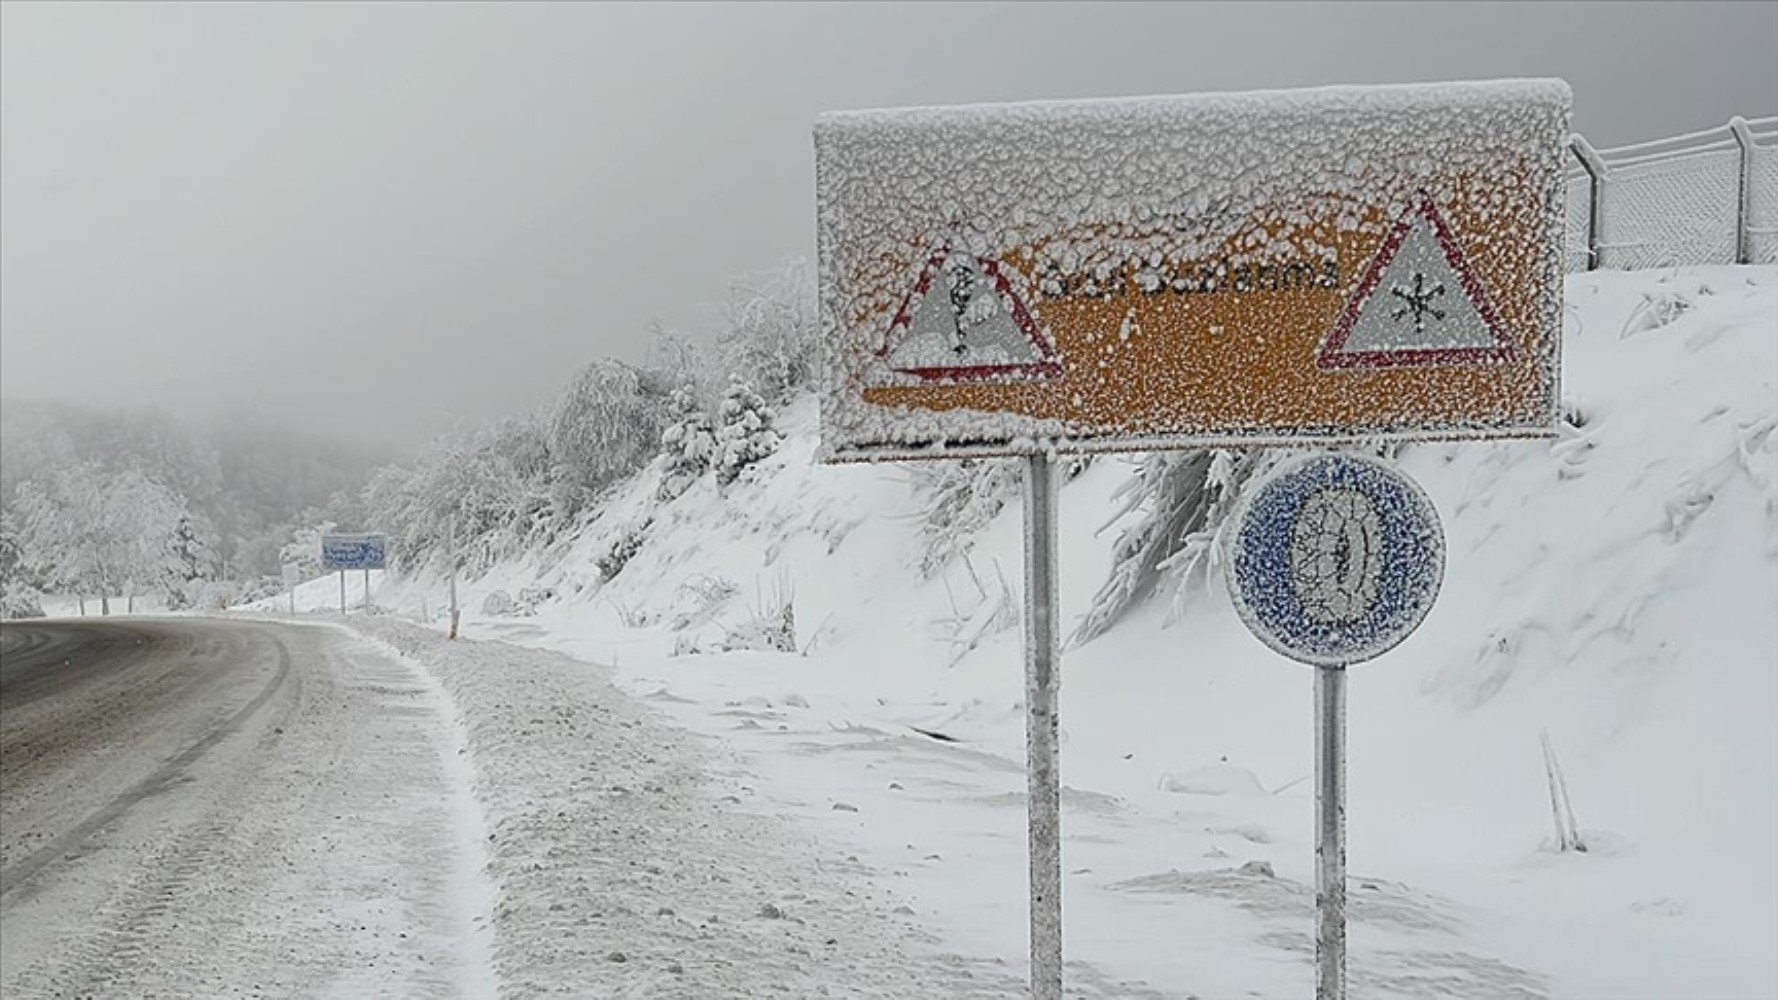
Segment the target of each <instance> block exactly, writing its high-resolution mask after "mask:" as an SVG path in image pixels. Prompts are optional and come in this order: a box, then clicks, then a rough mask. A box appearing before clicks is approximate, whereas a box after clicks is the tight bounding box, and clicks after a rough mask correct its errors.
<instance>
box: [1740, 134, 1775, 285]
mask: <svg viewBox="0 0 1778 1000" xmlns="http://www.w3.org/2000/svg"><path fill="white" fill-rule="evenodd" d="M1750 180H1751V181H1752V188H1753V191H1752V194H1753V197H1752V198H1751V199H1749V204H1748V206H1747V242H1748V251H1749V252H1748V255H1747V256H1748V259H1749V260H1750V261H1752V262H1753V263H1755V264H1778V146H1754V147H1753V171H1752V177H1751V178H1750Z"/></svg>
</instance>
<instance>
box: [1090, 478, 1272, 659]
mask: <svg viewBox="0 0 1778 1000" xmlns="http://www.w3.org/2000/svg"><path fill="white" fill-rule="evenodd" d="M1276 454H1277V453H1274V452H1268V451H1264V450H1257V449H1255V450H1245V451H1222V450H1217V451H1181V452H1159V453H1155V454H1149V455H1144V456H1143V457H1142V458H1141V459H1140V460H1139V461H1138V464H1137V467H1136V472H1135V474H1134V475H1132V476H1131V477H1130V478H1129V479H1128V480H1126V481H1125V482H1124V484H1123V485H1122V486H1120V487H1118V489H1117V492H1115V493H1114V494H1113V495H1112V498H1113V499H1114V500H1119V501H1121V502H1122V507H1121V508H1120V509H1119V511H1118V512H1117V514H1116V515H1114V516H1113V517H1112V519H1111V521H1109V522H1107V523H1108V526H1109V524H1115V523H1117V521H1119V520H1121V519H1123V518H1126V517H1130V516H1132V515H1133V516H1134V517H1135V520H1134V522H1133V523H1131V524H1129V525H1128V526H1126V527H1125V528H1124V529H1123V530H1122V531H1121V532H1120V534H1119V535H1118V539H1117V542H1116V543H1115V544H1114V545H1113V546H1112V550H1111V560H1112V567H1111V573H1110V575H1109V576H1108V578H1107V579H1106V581H1105V583H1104V584H1103V585H1101V586H1100V588H1099V591H1098V593H1096V594H1094V595H1093V601H1092V605H1091V607H1090V608H1088V610H1087V613H1086V615H1085V616H1084V617H1083V618H1082V619H1081V622H1080V624H1079V626H1077V627H1076V629H1075V633H1074V639H1073V641H1074V642H1076V643H1081V642H1088V641H1090V640H1092V639H1095V638H1097V637H1098V636H1100V635H1103V634H1104V633H1105V632H1106V631H1107V630H1109V629H1110V628H1111V626H1113V625H1115V624H1116V623H1117V621H1118V620H1119V619H1120V618H1122V617H1123V616H1124V614H1126V613H1127V612H1128V611H1129V610H1130V609H1131V608H1133V607H1135V606H1136V605H1137V604H1139V603H1141V601H1142V600H1143V598H1145V597H1147V596H1148V595H1149V594H1151V593H1153V592H1154V591H1155V589H1156V587H1157V585H1159V584H1160V583H1161V582H1162V581H1169V582H1171V583H1172V585H1173V588H1174V592H1173V613H1174V614H1177V613H1178V611H1179V610H1180V608H1181V606H1182V602H1183V601H1184V600H1185V598H1186V596H1187V595H1188V593H1189V584H1190V582H1191V581H1193V580H1195V579H1198V578H1200V576H1201V573H1202V571H1204V570H1207V569H1208V568H1209V567H1210V566H1211V565H1212V564H1213V562H1214V560H1215V554H1216V538H1217V535H1218V532H1220V531H1221V529H1222V527H1223V524H1224V522H1225V521H1226V520H1227V517H1228V515H1229V512H1230V511H1231V510H1232V509H1233V507H1234V505H1235V502H1236V500H1238V499H1239V497H1240V494H1241V490H1242V489H1243V488H1244V487H1245V486H1246V485H1247V484H1248V483H1249V482H1251V481H1252V480H1253V479H1254V477H1255V476H1256V475H1257V474H1258V473H1259V472H1260V471H1262V470H1263V469H1265V468H1269V467H1270V464H1271V463H1272V462H1273V461H1275V460H1276Z"/></svg>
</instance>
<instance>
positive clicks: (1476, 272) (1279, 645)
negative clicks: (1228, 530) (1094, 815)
mask: <svg viewBox="0 0 1778 1000" xmlns="http://www.w3.org/2000/svg"><path fill="white" fill-rule="evenodd" d="M1570 102H1571V94H1570V92H1569V89H1568V85H1567V84H1566V83H1564V82H1562V81H1560V80H1506V81H1490V82H1478V83H1445V84H1427V85H1414V86H1390V87H1329V88H1320V89H1316V90H1304V91H1276V92H1268V93H1249V94H1211V95H1199V96H1190V97H1149V98H1131V99H1121V100H1089V101H1067V102H1053V103H1030V104H1005V105H971V106H966V107H948V108H913V109H903V110H878V111H844V112H835V113H832V114H828V115H823V116H822V117H821V118H820V119H819V120H818V121H817V123H816V125H815V128H814V146H815V188H816V191H815V194H816V213H815V214H816V237H817V245H818V253H817V257H818V261H819V272H820V273H819V306H820V309H819V311H820V331H821V340H822V345H823V349H824V353H825V358H824V360H825V362H826V363H825V365H824V377H823V383H822V385H823V393H822V400H821V437H822V441H821V452H820V457H821V459H822V460H823V461H826V462H836V463H837V462H872V461H935V460H957V459H963V458H978V457H989V458H992V457H1010V458H1018V459H1019V460H1021V461H1022V462H1023V463H1024V465H1025V485H1026V490H1025V522H1024V541H1025V565H1026V577H1025V723H1026V736H1027V758H1026V775H1027V784H1028V798H1027V817H1026V819H1027V825H1028V830H1027V832H1028V845H1029V859H1028V860H1029V871H1030V882H1029V900H1028V902H1029V914H1030V938H1029V942H1030V976H1031V996H1032V998H1033V1000H1061V997H1062V995H1063V986H1064V983H1063V978H1064V966H1063V960H1062V913H1063V910H1062V888H1063V886H1062V871H1063V868H1062V863H1061V852H1062V846H1063V843H1062V835H1061V808H1060V802H1061V795H1060V793H1061V770H1060V752H1059V747H1058V736H1059V727H1060V706H1059V694H1060V674H1061V656H1060V652H1059V650H1060V641H1059V631H1060V610H1059V606H1058V602H1057V596H1056V578H1057V563H1056V520H1057V507H1058V497H1057V493H1058V487H1057V464H1058V463H1057V458H1058V456H1065V455H1081V454H1086V453H1092V452H1140V451H1157V450H1164V449H1211V448H1216V449H1239V448H1248V449H1258V448H1278V449H1305V448H1327V447H1331V446H1342V447H1347V448H1353V447H1358V448H1374V446H1375V445H1376V444H1377V443H1379V442H1386V441H1412V440H1427V439H1438V440H1484V439H1492V438H1547V437H1553V436H1554V434H1555V428H1556V423H1557V419H1558V406H1557V402H1558V399H1559V395H1558V383H1559V376H1560V355H1561V350H1560V347H1561V345H1560V335H1561V309H1562V298H1561V296H1562V283H1561V282H1562V258H1561V254H1562V243H1563V237H1564V229H1565V220H1564V216H1565V212H1566V203H1565V199H1564V186H1563V178H1564V154H1565V152H1566V149H1567V143H1568V138H1569V129H1568V119H1569V105H1570ZM1242 503H1243V504H1244V505H1245V506H1243V507H1241V508H1240V513H1239V515H1238V516H1237V517H1236V519H1235V520H1234V521H1233V522H1231V523H1234V524H1237V525H1239V526H1240V527H1239V530H1238V532H1237V535H1238V537H1239V539H1240V541H1239V544H1238V545H1236V543H1230V544H1231V545H1233V546H1234V547H1233V548H1231V550H1230V553H1229V558H1228V559H1227V560H1225V571H1226V573H1227V574H1228V575H1227V581H1228V584H1229V589H1230V592H1231V594H1232V595H1233V596H1234V599H1235V601H1236V606H1237V608H1238V609H1240V610H1241V613H1242V617H1243V620H1244V621H1246V622H1247V624H1248V626H1249V627H1250V628H1251V629H1253V631H1254V632H1255V634H1256V635H1258V636H1259V637H1260V638H1261V639H1262V641H1265V642H1266V643H1267V645H1269V646H1271V648H1273V649H1274V650H1277V651H1279V652H1281V653H1283V654H1284V655H1287V656H1292V657H1295V658H1297V659H1303V660H1305V661H1306V662H1310V663H1311V664H1313V665H1314V666H1315V667H1316V674H1315V682H1314V696H1315V704H1316V712H1315V725H1314V745H1315V759H1316V771H1315V773H1316V813H1317V818H1318V823H1317V830H1318V833H1317V860H1316V866H1315V871H1316V884H1317V903H1318V905H1317V937H1316V940H1317V949H1316V973H1315V982H1316V992H1315V995H1316V997H1317V1000H1345V997H1346V988H1345V982H1346V975H1345V967H1346V965H1345V934H1346V923H1345V738H1346V728H1345V720H1346V712H1345V672H1344V671H1345V668H1346V666H1348V665H1349V664H1352V663H1356V662H1360V661H1362V660H1365V659H1368V658H1370V657H1372V656H1376V655H1378V654H1380V653H1382V652H1383V651H1385V650H1387V649H1389V648H1390V647H1392V646H1394V645H1395V644H1396V643H1398V642H1400V641H1401V640H1402V639H1403V638H1405V637H1406V636H1407V635H1408V634H1409V633H1410V632H1412V631H1413V629H1414V627H1415V626H1417V625H1418V623H1419V621H1420V620H1421V617H1422V616H1423V615H1424V614H1425V612H1426V609H1427V608H1428V607H1430V605H1431V602H1432V599H1433V597H1434V596H1436V593H1437V590H1438V585H1439V581H1440V579H1441V578H1442V573H1443V548H1442V535H1441V534H1440V529H1439V526H1438V521H1437V515H1436V512H1434V511H1433V509H1432V505H1431V503H1430V502H1429V501H1427V500H1426V498H1425V495H1424V494H1423V493H1421V492H1420V490H1419V488H1418V487H1417V486H1415V485H1414V484H1413V482H1412V481H1411V480H1409V479H1407V478H1406V477H1405V476H1403V475H1402V474H1401V473H1399V472H1398V471H1396V470H1395V469H1394V468H1393V467H1392V466H1389V465H1387V464H1385V463H1382V462H1380V461H1376V460H1374V459H1370V458H1366V457H1364V456H1362V455H1359V454H1332V453H1325V452H1324V453H1320V454H1312V455H1309V456H1306V457H1303V458H1300V459H1294V460H1289V461H1284V462H1281V463H1278V464H1277V465H1276V467H1275V469H1274V472H1273V474H1272V475H1271V476H1270V478H1267V479H1265V480H1264V481H1263V482H1261V483H1260V484H1258V485H1256V486H1253V487H1250V488H1249V489H1248V491H1247V495H1246V496H1245V497H1243V499H1242Z"/></svg>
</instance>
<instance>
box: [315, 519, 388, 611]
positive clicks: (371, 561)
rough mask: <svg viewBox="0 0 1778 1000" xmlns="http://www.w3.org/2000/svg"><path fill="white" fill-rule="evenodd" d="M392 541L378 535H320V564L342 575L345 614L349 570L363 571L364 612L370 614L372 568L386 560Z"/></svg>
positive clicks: (341, 588)
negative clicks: (347, 572)
mask: <svg viewBox="0 0 1778 1000" xmlns="http://www.w3.org/2000/svg"><path fill="white" fill-rule="evenodd" d="M388 552H389V541H388V539H387V538H385V537H384V536H383V535H379V534H355V535H348V534H333V535H322V536H321V566H322V568H323V569H332V570H338V571H339V574H340V614H342V615H343V614H345V613H346V571H347V570H349V569H360V570H363V571H364V611H365V614H369V613H370V571H371V570H373V569H382V568H383V564H384V563H385V561H386V560H387V557H388Z"/></svg>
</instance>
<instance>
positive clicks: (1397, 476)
mask: <svg viewBox="0 0 1778 1000" xmlns="http://www.w3.org/2000/svg"><path fill="white" fill-rule="evenodd" d="M1234 524H1235V530H1234V533H1233V534H1232V535H1231V536H1230V539H1229V542H1228V547H1229V551H1228V553H1227V555H1226V558H1225V559H1224V560H1223V567H1224V572H1225V573H1226V574H1227V578H1228V584H1229V592H1230V594H1231V595H1233V597H1234V600H1235V609H1236V611H1237V612H1239V613H1240V615H1241V620H1242V621H1243V622H1245V623H1246V625H1247V627H1248V628H1249V629H1250V630H1252V632H1253V634H1254V635H1256V636H1258V637H1259V639H1260V641H1262V642H1264V643H1265V644H1266V645H1268V646H1270V647H1272V649H1274V650H1276V651H1277V652H1279V653H1282V654H1283V655H1285V656H1288V657H1290V658H1291V659H1294V660H1300V661H1302V662H1304V663H1312V664H1315V665H1317V666H1323V667H1344V666H1347V665H1350V664H1353V663H1359V662H1361V661H1364V660H1368V659H1371V658H1372V657H1374V656H1378V655H1380V654H1382V653H1384V652H1386V651H1388V650H1389V649H1391V648H1393V647H1394V646H1395V645H1396V644H1397V643H1399V642H1401V641H1402V640H1403V639H1405V638H1407V637H1408V635H1409V634H1410V633H1411V632H1413V631H1414V629H1416V628H1418V627H1419V625H1420V621H1421V619H1423V618H1425V617H1426V612H1427V610H1428V609H1430V608H1431V607H1432V602H1433V600H1434V598H1436V597H1437V596H1438V589H1439V584H1440V583H1441V582H1442V581H1443V579H1444V572H1445V541H1444V532H1443V530H1442V529H1441V528H1440V526H1439V521H1438V512H1437V511H1436V510H1434V509H1433V506H1432V501H1431V500H1429V499H1428V498H1427V496H1426V494H1425V493H1424V492H1423V491H1422V490H1421V489H1420V487H1419V486H1418V485H1417V484H1416V483H1415V482H1414V481H1413V480H1412V479H1409V478H1408V477H1407V476H1405V475H1403V474H1402V473H1400V472H1399V471H1397V470H1396V469H1395V468H1394V467H1393V466H1390V465H1388V464H1386V463H1384V462H1382V461H1379V460H1377V459H1374V458H1368V457H1364V456H1359V455H1348V454H1340V453H1331V452H1329V453H1322V454H1317V455H1308V456H1304V457H1301V458H1294V459H1290V460H1287V461H1286V462H1284V463H1283V464H1282V465H1280V466H1279V467H1278V468H1277V469H1276V470H1275V471H1273V472H1272V473H1271V475H1269V476H1267V477H1266V479H1265V480H1264V481H1263V482H1261V483H1260V484H1259V485H1258V486H1257V487H1256V488H1255V489H1253V490H1252V491H1251V492H1250V493H1249V494H1248V496H1247V497H1246V499H1245V500H1244V501H1243V503H1242V505H1241V507H1240V509H1239V510H1237V511H1236V512H1235V522H1234Z"/></svg>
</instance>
